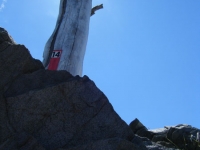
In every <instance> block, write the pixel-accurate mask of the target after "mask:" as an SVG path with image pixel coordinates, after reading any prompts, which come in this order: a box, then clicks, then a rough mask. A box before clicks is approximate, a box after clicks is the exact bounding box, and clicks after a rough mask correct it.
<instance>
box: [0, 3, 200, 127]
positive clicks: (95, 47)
mask: <svg viewBox="0 0 200 150" xmlns="http://www.w3.org/2000/svg"><path fill="white" fill-rule="evenodd" d="M101 3H103V4H104V9H102V10H99V11H97V12H96V14H95V15H94V16H92V17H91V20H90V33H89V38H88V44H87V50H86V54H85V59H84V68H83V74H86V75H88V76H89V77H90V79H91V80H93V81H94V82H95V83H96V85H97V86H98V87H99V88H100V89H101V90H102V91H103V92H104V93H105V95H106V96H107V97H108V99H109V101H110V103H111V104H112V105H113V107H114V109H115V111H116V112H117V113H118V114H119V116H120V117H121V118H122V119H123V120H124V121H126V122H127V123H128V124H129V123H130V122H131V121H132V120H134V119H135V118H138V119H139V120H140V121H141V122H142V123H143V124H144V125H145V126H146V127H147V128H149V129H154V128H160V127H163V126H165V125H176V124H180V123H184V124H190V125H192V126H194V127H197V128H200V121H199V115H200V102H199V101H200V67H199V66H200V42H199V39H200V17H199V16H200V9H199V8H200V1H199V0H193V1H188V0H93V5H97V4H101ZM58 8H59V1H58V0H42V1H41V0H34V1H27V0H17V1H11V0H0V18H1V19H0V26H1V27H4V28H6V29H7V30H8V32H9V33H10V34H11V35H12V37H13V38H14V40H15V41H16V42H17V43H18V44H24V45H25V46H26V47H27V48H28V49H29V50H30V53H31V54H32V56H33V57H34V58H37V59H40V60H42V54H43V50H44V45H45V43H46V41H47V39H48V38H49V37H50V35H51V34H52V32H53V29H54V27H55V23H56V19H57V15H58Z"/></svg>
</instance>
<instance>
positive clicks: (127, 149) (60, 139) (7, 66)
mask: <svg viewBox="0 0 200 150" xmlns="http://www.w3.org/2000/svg"><path fill="white" fill-rule="evenodd" d="M0 75H1V79H0V150H143V149H144V150H145V149H152V150H157V149H172V150H174V149H178V148H180V149H184V148H188V146H190V147H189V148H192V149H200V148H199V146H198V140H199V137H198V134H199V133H200V132H199V130H198V129H196V128H192V127H191V126H186V125H181V126H177V127H167V128H165V129H162V130H159V131H148V130H147V129H146V128H145V126H143V125H142V124H141V123H140V122H139V120H137V119H135V120H134V121H133V122H132V123H131V124H130V125H127V124H126V123H125V122H124V121H123V120H122V119H121V118H120V117H119V116H118V115H117V113H116V112H115V111H114V109H113V107H112V105H111V104H110V103H109V101H108V99H107V98H106V96H105V95H104V94H103V92H101V91H100V90H99V89H98V88H97V87H96V85H95V84H94V82H93V81H91V80H90V79H89V78H88V77H87V76H84V77H79V76H75V77H74V76H72V75H71V74H70V73H68V72H66V71H49V70H45V69H44V67H43V65H42V63H41V62H40V61H39V60H36V59H34V58H32V57H31V55H30V53H29V51H28V50H27V49H26V47H25V46H23V45H19V44H16V43H15V42H14V41H13V40H12V38H11V37H10V36H9V34H8V32H7V31H6V30H4V29H3V28H0ZM175 133H177V134H176V135H175ZM182 135H184V137H185V140H184V141H183V138H181V136H182ZM186 137H190V138H186ZM191 137H192V138H191ZM190 141H191V142H190ZM185 142H187V143H188V145H187V146H186V143H185ZM191 146H192V147H191ZM189 148H188V149H189Z"/></svg>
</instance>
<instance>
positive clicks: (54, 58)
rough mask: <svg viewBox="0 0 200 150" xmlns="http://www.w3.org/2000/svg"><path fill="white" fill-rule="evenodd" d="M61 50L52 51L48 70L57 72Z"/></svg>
mask: <svg viewBox="0 0 200 150" xmlns="http://www.w3.org/2000/svg"><path fill="white" fill-rule="evenodd" d="M61 54H62V50H54V51H53V52H52V54H51V58H50V61H49V66H48V70H57V68H58V64H59V61H60V57H61Z"/></svg>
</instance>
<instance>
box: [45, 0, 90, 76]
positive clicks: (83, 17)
mask: <svg viewBox="0 0 200 150" xmlns="http://www.w3.org/2000/svg"><path fill="white" fill-rule="evenodd" d="M91 8H92V0H61V1H60V8H59V15H58V19H57V23H56V27H55V29H54V32H53V34H52V35H51V37H50V38H49V40H48V41H47V43H46V46H45V49H44V54H43V58H44V59H43V65H44V66H45V68H46V69H50V70H66V71H68V72H70V73H71V74H72V75H79V76H81V75H82V69H83V60H84V55H85V50H86V45H87V39H88V32H89V22H90V15H91ZM54 50H60V52H59V54H58V53H57V56H58V57H59V60H58V61H59V62H56V63H57V64H56V66H54V67H53V68H52V64H51V63H53V62H51V59H53V58H52V57H54V56H55V52H58V51H55V52H54ZM57 56H55V57H57ZM55 57H54V60H55ZM54 63H55V62H54Z"/></svg>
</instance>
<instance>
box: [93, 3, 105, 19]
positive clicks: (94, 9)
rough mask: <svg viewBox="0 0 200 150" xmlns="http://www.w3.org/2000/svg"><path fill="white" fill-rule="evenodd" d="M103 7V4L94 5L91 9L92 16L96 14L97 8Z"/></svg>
mask: <svg viewBox="0 0 200 150" xmlns="http://www.w3.org/2000/svg"><path fill="white" fill-rule="evenodd" d="M102 8H103V4H100V5H97V6H95V7H93V8H92V10H91V16H92V15H94V14H95V12H96V11H97V10H99V9H102Z"/></svg>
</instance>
